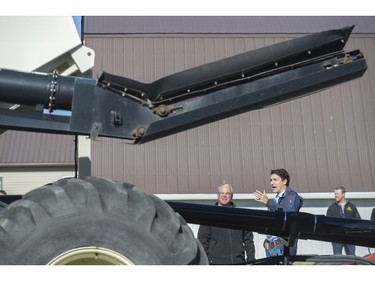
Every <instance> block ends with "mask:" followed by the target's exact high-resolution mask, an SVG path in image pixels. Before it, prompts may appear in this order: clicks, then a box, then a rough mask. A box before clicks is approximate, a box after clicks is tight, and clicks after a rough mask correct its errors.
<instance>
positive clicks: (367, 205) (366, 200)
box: [157, 192, 375, 259]
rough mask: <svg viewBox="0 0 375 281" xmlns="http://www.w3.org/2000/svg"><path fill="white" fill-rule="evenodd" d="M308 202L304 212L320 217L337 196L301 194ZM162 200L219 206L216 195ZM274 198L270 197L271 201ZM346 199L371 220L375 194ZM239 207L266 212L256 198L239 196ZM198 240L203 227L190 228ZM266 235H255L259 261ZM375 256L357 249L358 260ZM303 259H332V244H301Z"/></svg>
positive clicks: (163, 196) (174, 196) (349, 195)
mask: <svg viewBox="0 0 375 281" xmlns="http://www.w3.org/2000/svg"><path fill="white" fill-rule="evenodd" d="M300 195H301V196H302V197H303V198H304V205H303V207H302V208H301V210H300V211H301V212H305V213H311V214H316V215H325V214H326V212H327V208H328V206H329V205H330V204H332V203H333V200H334V198H333V193H315V194H303V193H301V194H300ZM157 196H158V197H160V198H161V199H164V200H176V201H183V202H191V203H201V204H214V202H216V195H212V194H184V195H182V194H168V195H167V194H157ZM271 196H272V195H270V197H271ZM346 198H347V200H349V201H350V202H352V203H354V204H355V205H356V206H357V209H358V212H359V213H360V215H361V217H362V219H367V220H369V219H370V217H371V212H372V209H373V208H375V192H367V193H350V192H347V193H346ZM233 201H234V202H235V203H236V205H237V206H238V207H243V208H251V209H257V210H266V208H265V207H264V205H262V204H260V203H259V202H256V201H255V200H254V196H253V194H237V195H236V194H235V195H234V200H233ZM189 225H190V227H191V229H192V231H193V232H194V234H195V236H197V233H198V228H199V225H196V224H189ZM264 239H265V235H263V234H258V233H254V244H255V257H256V258H257V259H260V258H264V257H265V252H264V249H263V246H262V244H263V241H264ZM370 252H371V253H373V252H375V248H367V247H360V246H357V247H356V255H357V256H365V255H367V254H369V253H370ZM297 253H298V254H299V255H310V254H319V255H332V254H333V252H332V246H331V243H329V242H323V241H315V240H301V239H300V240H299V242H298V252H297Z"/></svg>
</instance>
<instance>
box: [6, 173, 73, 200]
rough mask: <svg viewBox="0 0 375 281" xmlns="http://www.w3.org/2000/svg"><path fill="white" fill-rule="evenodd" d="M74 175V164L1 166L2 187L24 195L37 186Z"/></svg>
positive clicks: (12, 192) (7, 190)
mask: <svg viewBox="0 0 375 281" xmlns="http://www.w3.org/2000/svg"><path fill="white" fill-rule="evenodd" d="M72 176H74V166H66V167H33V168H30V167H17V168H16V167H13V168H0V177H1V178H2V188H3V189H4V190H5V191H6V192H7V193H8V194H9V195H23V194H25V193H27V192H29V191H31V190H32V189H35V188H37V187H40V186H43V185H46V184H48V183H51V182H54V181H56V180H58V179H61V178H64V177H72Z"/></svg>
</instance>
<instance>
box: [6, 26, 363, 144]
mask: <svg viewBox="0 0 375 281" xmlns="http://www.w3.org/2000/svg"><path fill="white" fill-rule="evenodd" d="M352 29H353V26H352V27H346V28H342V29H338V30H329V31H325V32H321V33H316V34H311V35H308V36H304V37H300V38H296V39H293V40H289V41H285V42H282V43H279V44H275V45H271V46H268V47H265V48H261V49H257V50H254V51H249V52H246V53H243V54H239V55H236V56H233V57H230V58H226V59H223V60H219V61H216V62H212V63H209V64H206V65H202V66H198V67H195V68H192V69H188V70H185V71H182V72H179V73H175V74H172V75H169V76H166V77H164V78H161V79H159V80H157V81H155V82H153V83H149V84H146V83H141V82H138V81H135V80H132V79H129V78H125V77H119V76H115V75H111V74H108V73H102V75H101V76H100V77H99V78H98V80H94V79H87V78H78V77H62V76H59V75H58V74H56V73H53V74H40V73H22V72H18V71H14V70H6V69H0V102H6V103H16V104H21V105H27V106H29V107H30V106H31V107H33V108H36V109H37V110H33V111H17V110H7V109H0V127H3V128H9V129H18V130H29V131H38V132H55V133H63V134H81V135H90V136H91V137H93V138H94V137H97V136H107V137H114V138H123V139H128V140H132V141H134V142H135V143H144V142H148V141H151V140H154V139H157V138H161V137H164V136H167V135H170V134H174V133H177V132H180V131H183V130H187V129H190V128H194V127H197V126H200V125H203V124H207V123H210V122H213V121H217V120H220V119H223V118H227V117H230V116H233V115H236V114H240V113H243V112H246V111H250V110H254V109H259V108H262V107H265V106H270V105H273V104H275V103H280V102H285V101H288V100H291V99H294V98H297V97H301V96H304V95H307V94H311V93H313V92H316V91H320V90H323V89H325V88H327V87H330V86H333V85H336V84H339V83H343V82H346V81H349V80H351V79H355V78H358V77H360V76H362V75H363V74H364V72H365V71H366V69H367V64H366V61H365V59H364V57H363V55H362V53H361V52H360V51H359V50H356V51H352V52H344V51H343V48H344V46H345V44H346V42H347V41H348V38H349V36H350V34H351V32H352ZM42 109H48V111H49V113H47V114H46V113H44V112H43V110H42ZM58 109H64V110H69V111H71V115H70V116H56V115H54V114H50V113H53V112H55V111H56V110H58Z"/></svg>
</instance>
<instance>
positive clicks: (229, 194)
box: [219, 192, 232, 196]
mask: <svg viewBox="0 0 375 281" xmlns="http://www.w3.org/2000/svg"><path fill="white" fill-rule="evenodd" d="M219 194H220V195H225V196H231V195H232V193H230V192H219Z"/></svg>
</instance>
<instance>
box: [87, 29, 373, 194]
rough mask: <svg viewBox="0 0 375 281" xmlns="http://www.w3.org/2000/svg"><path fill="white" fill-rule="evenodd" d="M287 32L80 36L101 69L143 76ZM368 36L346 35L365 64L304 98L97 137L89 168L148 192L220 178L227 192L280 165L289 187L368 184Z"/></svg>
mask: <svg viewBox="0 0 375 281" xmlns="http://www.w3.org/2000/svg"><path fill="white" fill-rule="evenodd" d="M294 36H295V35H278V36H271V35H215V34H210V35H188V34H185V35H178V34H176V35H155V34H153V35H145V34H143V35H141V36H137V35H94V34H88V35H86V45H87V46H89V47H91V48H93V49H94V50H95V51H96V66H95V70H94V72H95V73H98V72H99V71H100V70H105V71H107V72H109V73H113V74H117V75H121V76H126V77H129V78H133V79H136V80H139V81H143V82H151V81H154V80H156V79H158V78H161V77H163V76H165V75H168V74H171V73H174V72H177V71H181V70H184V69H187V68H190V67H193V66H196V65H200V64H204V63H207V62H211V61H213V60H217V59H220V58H224V57H227V56H231V55H234V54H238V53H241V52H244V51H248V50H252V49H256V48H260V47H263V46H266V45H270V44H273V43H277V42H280V41H283V40H287V39H290V38H293V37H294ZM374 46H375V38H374V36H371V35H369V36H367V35H366V36H365V35H352V37H351V39H350V40H349V43H348V44H347V47H346V50H348V51H349V50H352V49H355V48H359V49H361V50H362V51H363V52H364V54H365V56H366V58H367V62H368V64H369V70H368V71H367V72H366V74H365V76H364V77H363V78H361V79H359V80H356V81H353V82H350V83H346V84H344V85H340V86H337V87H334V88H332V89H329V90H326V91H323V92H321V93H317V94H314V95H312V96H309V97H304V98H301V99H297V100H293V101H291V102H287V103H284V104H280V105H277V106H273V107H269V108H265V109H262V110H257V111H252V112H249V113H245V114H241V115H238V116H235V117H232V118H228V119H226V120H222V121H219V122H216V123H212V124H209V125H205V126H202V127H200V128H196V129H192V130H189V131H186V132H182V133H179V134H177V135H173V136H169V137H166V138H163V139H160V140H157V141H154V142H152V143H147V144H144V145H141V146H131V145H127V144H125V142H124V141H121V140H117V139H109V138H100V139H99V140H98V141H95V142H93V145H92V174H93V175H95V176H101V177H109V178H112V179H115V180H123V181H127V182H130V183H133V184H135V185H137V186H139V187H140V188H142V189H144V190H145V191H147V192H150V193H212V192H215V190H216V187H217V186H218V185H219V184H220V183H221V182H222V181H226V182H229V183H231V184H233V186H234V187H235V190H236V192H237V193H249V192H250V193H252V192H253V191H254V190H255V189H256V188H268V182H269V171H270V169H272V168H278V167H284V168H286V169H287V170H288V171H289V172H290V174H291V185H292V187H294V188H295V189H296V190H298V191H299V192H331V191H332V190H333V187H334V186H336V185H344V186H346V187H347V188H348V191H356V192H366V191H375V182H374V181H375V179H374V177H373V176H372V174H373V171H374V170H375V160H374V159H375V158H374V156H375V145H374V144H375V123H374V120H375V100H374V91H373V90H374V88H375V84H374V83H375V82H374V79H373V77H375V76H374V69H375V60H374V54H375V52H374Z"/></svg>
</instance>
